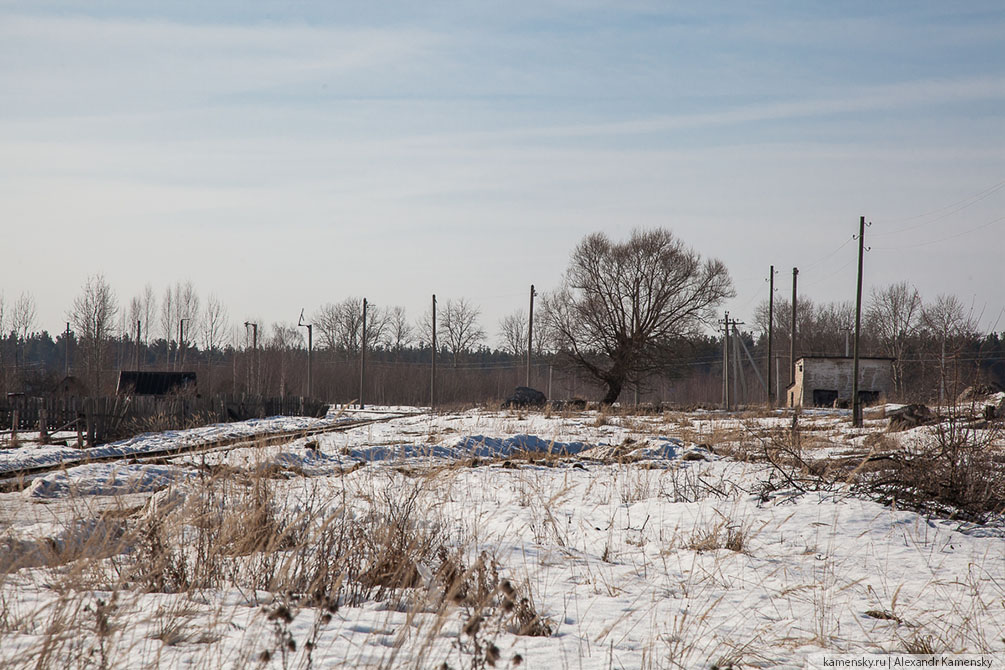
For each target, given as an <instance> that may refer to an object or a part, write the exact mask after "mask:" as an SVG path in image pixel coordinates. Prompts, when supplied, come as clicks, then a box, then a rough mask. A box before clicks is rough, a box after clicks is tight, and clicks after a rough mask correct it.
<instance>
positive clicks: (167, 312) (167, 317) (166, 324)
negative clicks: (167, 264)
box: [160, 286, 178, 366]
mask: <svg viewBox="0 0 1005 670" xmlns="http://www.w3.org/2000/svg"><path fill="white" fill-rule="evenodd" d="M177 323H178V306H177V303H176V302H175V297H174V292H173V291H172V290H171V287H170V286H168V287H167V289H166V290H165V291H164V297H163V298H162V299H161V314H160V326H161V335H162V336H163V337H164V356H165V360H164V364H165V365H167V366H170V365H171V342H172V341H173V339H172V338H173V337H174V333H175V325H176V324H177Z"/></svg>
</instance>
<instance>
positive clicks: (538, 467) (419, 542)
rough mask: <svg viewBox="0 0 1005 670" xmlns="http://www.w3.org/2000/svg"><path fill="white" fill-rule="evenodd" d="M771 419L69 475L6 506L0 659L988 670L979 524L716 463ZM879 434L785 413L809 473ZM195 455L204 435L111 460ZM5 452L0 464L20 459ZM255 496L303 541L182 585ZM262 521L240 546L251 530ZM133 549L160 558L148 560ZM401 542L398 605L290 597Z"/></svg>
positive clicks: (408, 421)
mask: <svg viewBox="0 0 1005 670" xmlns="http://www.w3.org/2000/svg"><path fill="white" fill-rule="evenodd" d="M378 413H379V411H378ZM387 413H388V414H390V413H391V410H388V412H387ZM343 416H351V415H349V414H346V415H343ZM790 421H791V419H790V417H789V416H787V415H785V414H783V413H778V414H776V415H772V416H766V417H765V416H743V415H725V414H722V413H715V412H701V413H690V414H666V415H659V416H628V415H626V416H605V415H598V414H597V413H596V412H581V413H560V414H552V415H545V414H542V413H535V412H518V411H501V412H499V411H486V410H471V411H467V412H458V413H451V414H438V415H435V416H431V415H428V414H416V415H412V416H407V417H402V418H396V419H393V420H389V421H386V422H384V423H375V424H371V425H368V426H363V427H360V428H356V429H352V430H349V431H346V432H340V433H329V434H322V435H318V436H315V437H309V438H304V439H299V440H296V441H293V442H291V443H289V444H286V445H282V446H277V447H261V448H254V449H251V448H248V449H238V450H231V451H226V452H219V453H210V454H204V455H193V456H188V457H185V456H183V457H178V458H176V459H173V460H171V461H170V462H169V463H160V464H156V465H154V464H150V465H143V464H131V465H129V464H123V465H110V464H89V465H80V466H76V467H68V468H67V469H66V470H65V471H61V472H53V473H50V474H47V475H45V476H43V477H40V478H39V479H37V480H36V481H35V482H33V484H32V485H31V486H30V487H28V488H27V489H25V490H24V491H23V492H20V493H9V494H2V495H0V533H2V537H3V540H2V543H0V575H3V577H4V582H3V588H2V590H0V665H4V667H81V668H83V667H122V668H134V667H179V668H180V667H201V668H217V667H233V668H241V667H256V665H257V666H258V667H277V668H279V667H319V668H325V667H361V668H398V667H402V668H412V667H415V668H440V667H449V668H455V669H459V668H469V667H476V668H477V667H485V666H486V665H495V666H496V667H516V666H517V665H520V666H521V667H528V668H541V667H545V668H556V669H557V668H674V667H685V668H709V667H720V668H723V667H730V666H732V667H791V668H802V667H804V666H805V664H806V663H807V661H809V660H815V661H819V659H820V656H819V655H820V654H824V653H828V654H837V653H851V654H864V653H869V654H888V653H899V654H903V653H909V652H914V653H920V652H931V653H952V654H981V655H984V658H988V659H992V660H993V661H994V662H995V663H999V664H1001V663H1005V632H1003V631H1005V525H1003V524H1002V522H1001V519H997V520H993V522H992V523H990V524H986V525H982V526H974V525H966V524H962V523H959V522H952V521H945V520H939V519H927V518H924V517H922V516H919V515H918V514H916V513H914V512H910V511H903V510H899V509H896V508H895V507H890V506H882V505H879V504H877V503H875V502H871V501H868V500H864V499H861V498H857V497H855V496H853V495H851V493H850V492H849V490H848V489H846V488H842V487H836V488H835V487H830V488H828V489H826V490H820V491H808V492H807V491H803V490H801V489H799V488H796V487H791V486H788V487H787V486H786V485H785V482H784V481H782V482H780V483H779V481H778V472H777V470H776V469H775V468H773V467H772V466H771V465H770V464H768V463H765V462H764V461H763V460H759V459H750V460H743V459H741V458H739V457H738V454H739V452H740V451H741V450H742V447H743V446H744V445H756V444H758V442H759V441H764V440H765V439H768V438H766V435H768V434H770V431H772V430H773V429H782V428H788V427H789V426H790ZM256 425H260V424H249V425H247V426H241V425H231V426H229V427H228V429H229V430H234V431H243V430H248V431H252V432H253V431H254V430H256V429H257V428H256ZM883 425H884V422H883V421H882V419H881V414H878V413H874V414H871V415H867V427H866V428H865V429H861V430H853V429H851V428H850V425H849V417H848V416H847V414H846V413H842V412H812V413H805V414H804V415H803V416H802V417H801V418H800V426H801V429H802V430H803V431H804V435H806V436H807V440H806V443H807V445H808V446H807V448H812V449H814V450H815V452H816V454H817V457H837V456H840V455H842V454H846V453H853V452H860V451H862V450H863V449H868V443H869V442H870V440H871V439H873V438H874V437H875V436H876V435H878V434H879V432H880V431H881V430H882V428H883ZM200 430H204V431H212V430H223V428H221V427H210V428H207V429H200ZM925 430H927V429H917V430H916V431H910V432H908V433H905V434H899V435H898V436H884V439H885V440H887V443H886V444H887V445H889V444H896V443H897V441H898V440H900V441H903V440H908V441H910V440H922V439H924V434H923V431H925ZM193 436H195V437H198V438H200V439H204V437H203V434H202V433H200V432H199V431H189V432H182V433H171V434H167V433H165V434H158V435H145V436H139V437H137V438H136V439H135V440H134V441H132V442H130V444H129V446H130V448H131V449H134V450H137V451H142V450H143V449H144V445H157V446H156V448H158V449H160V448H163V447H164V445H165V444H170V443H172V441H174V440H184V439H195V437H193ZM810 436H811V437H812V440H810V439H809V437H810ZM871 436H872V437H871ZM149 448H154V447H153V446H150V447H149ZM23 449H24V450H23V451H21V452H18V453H16V454H15V453H11V454H7V455H5V459H6V460H5V461H4V463H5V464H7V465H8V467H12V468H13V467H17V465H18V464H19V463H25V462H32V461H30V460H29V459H31V458H32V455H31V452H30V448H23ZM725 454H729V456H726V455H725ZM263 491H265V492H267V496H268V498H267V501H268V506H269V509H270V510H271V512H270V513H271V514H272V515H273V516H270V517H269V519H286V520H293V522H292V523H291V524H289V527H293V526H296V527H297V528H298V529H300V530H298V532H300V533H301V535H302V536H303V537H306V538H308V541H306V542H304V543H303V544H296V543H295V542H293V541H291V542H290V543H287V544H279V545H276V546H271V545H270V546H269V547H268V548H267V549H265V550H263V548H262V545H261V544H255V543H254V542H252V543H251V544H246V543H245V544H242V543H241V542H239V541H238V540H241V539H247V538H237V539H235V538H234V537H230V538H229V539H228V540H227V542H228V543H229V544H227V546H228V547H230V553H227V554H226V558H225V559H220V563H219V565H220V570H219V571H218V573H216V572H214V573H213V574H214V576H213V578H212V580H210V581H204V582H203V583H195V582H197V581H198V580H195V579H193V574H195V573H196V572H198V571H199V569H200V567H201V566H200V565H198V561H197V560H196V557H199V556H203V555H207V554H205V553H204V551H205V550H204V549H203V548H202V547H200V544H199V543H200V542H201V541H202V540H201V539H200V538H205V537H209V535H208V534H207V532H208V531H207V530H206V528H207V527H208V526H211V525H212V524H214V523H216V524H221V525H222V526H226V525H227V524H229V523H235V519H236V520H237V521H240V518H241V514H240V513H237V514H235V513H234V510H238V511H239V510H240V509H243V508H241V505H244V504H246V503H247V502H248V501H250V500H257V498H256V497H255V496H261V495H263V494H262V492H263ZM248 509H249V510H252V512H249V513H248V514H253V513H257V512H255V510H259V508H253V507H249V508H248ZM192 510H203V511H202V512H200V514H198V515H197V514H195V513H194V512H193V511H192ZM205 510H210V511H211V514H210V515H209V516H207V515H206V513H205ZM228 514H230V516H228ZM246 516H247V515H246ZM269 519H263V520H261V521H260V522H259V521H255V522H253V523H249V524H248V525H247V526H241V528H242V529H243V532H244V533H245V534H246V535H247V534H248V533H249V532H250V533H251V535H254V532H253V531H254V529H255V525H254V524H255V523H258V524H259V525H260V526H261V527H262V528H264V529H266V531H269V529H272V528H274V526H272V525H269V524H270V523H273V522H271V521H269ZM173 520H178V524H177V526H171V523H172V521H173ZM245 521H247V519H245ZM169 526H170V527H171V528H173V529H174V530H164V529H166V528H168V527H169ZM162 527H163V528H162ZM276 527H278V526H276ZM136 528H143V529H146V530H144V531H143V533H137V532H136V531H135V529H136ZM333 528H337V529H338V533H334V531H333V530H332V529H333ZM150 529H158V530H157V532H158V533H161V534H160V535H157V538H158V539H157V542H161V543H163V542H165V541H167V540H171V539H172V538H173V539H174V541H176V542H177V544H176V545H171V546H173V549H171V550H165V549H164V547H163V546H160V545H158V544H157V542H154V541H153V540H151V539H150V537H151V533H152V531H151V530H150ZM249 529H250V530H249ZM388 529H391V530H388ZM399 531H400V533H399V534H400V535H401V538H405V540H407V542H406V543H405V545H402V546H407V549H405V550H403V551H404V553H406V554H408V552H413V551H414V556H415V557H417V558H415V560H414V561H411V562H408V561H406V562H408V569H409V570H410V572H409V575H410V577H409V579H407V580H405V581H404V582H403V583H401V584H398V586H397V587H394V586H392V585H390V584H389V583H388V581H389V579H390V578H387V577H381V576H380V575H378V570H377V568H378V567H379V564H380V561H381V557H380V553H379V551H378V552H377V553H373V552H371V553H369V554H365V552H364V554H360V555H365V556H367V557H368V558H367V559H366V560H365V561H364V563H365V564H361V565H356V566H355V567H353V566H351V565H349V564H348V563H346V564H345V565H343V564H342V563H340V562H339V560H336V559H335V558H332V559H331V566H328V567H330V568H331V570H332V571H334V572H331V571H327V572H326V571H324V570H322V572H325V574H326V575H329V577H328V578H330V581H325V582H324V583H325V584H326V585H328V587H331V589H334V590H331V589H330V590H329V591H326V593H327V594H328V595H331V593H336V592H337V593H339V594H340V595H339V599H338V601H337V602H333V601H331V600H324V599H323V598H322V599H320V600H319V597H320V596H318V595H317V594H313V595H312V593H308V589H304V591H303V592H296V589H293V588H290V586H289V585H290V584H293V583H295V580H292V579H291V578H289V575H291V574H293V573H297V574H299V572H298V571H300V570H301V568H302V566H303V564H310V565H312V566H313V567H312V570H315V571H317V570H318V569H319V565H315V563H316V562H317V561H318V559H319V557H320V558H321V559H322V563H323V562H324V561H323V559H324V557H325V556H333V557H334V556H336V555H337V556H344V555H350V554H351V552H349V554H345V553H344V552H343V553H339V552H340V551H343V550H342V549H337V548H336V545H337V546H338V547H343V545H341V544H337V542H342V541H343V539H344V538H346V537H351V538H352V542H355V543H358V545H359V546H361V547H366V546H371V545H372V546H374V547H384V548H385V549H384V550H385V551H387V552H390V551H391V550H392V549H394V548H396V547H397V548H401V547H399V545H396V544H395V543H394V542H395V541H403V540H402V539H401V538H399V539H398V540H394V541H392V540H393V538H391V539H387V537H385V535H386V534H387V533H391V534H392V535H393V534H394V532H399ZM270 532H271V531H270ZM144 533H145V534H144ZM224 534H225V533H223V534H221V535H220V536H221V537H222V535H224ZM298 537H299V536H298ZM388 537H390V536H388ZM395 537H397V535H395ZM119 538H125V539H126V542H125V543H124V544H123V543H117V542H115V541H114V540H117V539H119ZM333 538H335V539H333ZM336 540H337V542H336ZM385 540H386V541H385ZM329 541H330V542H332V543H333V544H332V545H331V548H328V546H327V545H325V544H324V543H325V542H329ZM346 542H348V540H346ZM382 543H383V544H382ZM108 547H112V548H113V549H107V548H108ZM234 547H239V549H234ZM242 547H243V548H242ZM319 547H320V548H319ZM423 547H425V549H428V551H425V553H423V551H421V549H422V548H423ZM169 549H170V548H169ZM155 550H156V551H155ZM172 552H173V553H172ZM318 552H321V553H318ZM325 552H330V553H325ZM154 555H157V556H162V557H163V556H165V555H167V556H170V560H169V561H167V564H168V565H170V566H172V569H171V570H167V569H164V568H163V567H158V571H157V576H158V580H154V581H151V580H150V579H149V578H148V576H149V573H150V570H149V569H148V570H146V571H144V570H143V569H142V568H143V565H142V564H143V562H144V561H146V560H148V558H147V557H148V556H154ZM351 555H354V556H355V555H356V554H351ZM409 555H412V554H409ZM214 565H215V564H214ZM451 565H453V566H455V567H458V570H460V572H461V573H463V574H464V575H466V577H465V580H466V581H464V584H465V585H466V586H465V588H466V589H468V590H470V591H472V592H474V591H478V589H476V588H475V584H476V583H477V584H487V585H488V586H487V587H485V589H482V590H483V591H484V593H482V596H483V597H481V598H480V599H477V598H475V597H474V596H472V595H470V594H468V595H466V596H464V597H461V596H460V595H458V594H457V593H454V592H453V591H450V588H449V587H448V586H447V582H446V581H445V579H444V577H443V575H444V574H445V570H446V568H445V566H448V567H449V566H451ZM320 567H326V566H320ZM340 571H341V572H340ZM329 573H331V574H334V575H335V576H334V577H331V574H329ZM312 574H320V573H317V572H315V573H312ZM137 575H143V578H142V579H141V578H140V577H138V576H137ZM375 575H377V576H375ZM353 579H355V580H357V581H356V582H353V583H352V584H350V582H352V580H353ZM367 580H369V581H367ZM391 581H393V580H391ZM364 582H365V583H366V586H359V584H360V583H364ZM317 583H319V582H311V584H317ZM455 583H456V582H455ZM332 584H334V586H333V587H332ZM479 588H481V587H479ZM486 589H487V590H486ZM445 591H449V592H445ZM326 597H327V596H326ZM444 664H445V665H444ZM994 667H1005V666H1003V665H997V666H994Z"/></svg>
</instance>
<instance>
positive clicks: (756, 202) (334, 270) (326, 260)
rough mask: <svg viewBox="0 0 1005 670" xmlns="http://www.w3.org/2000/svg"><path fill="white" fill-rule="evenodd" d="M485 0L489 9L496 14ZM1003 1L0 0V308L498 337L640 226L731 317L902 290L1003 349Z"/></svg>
mask: <svg viewBox="0 0 1005 670" xmlns="http://www.w3.org/2000/svg"><path fill="white" fill-rule="evenodd" d="M504 4H505V6H503V5H504ZM1002 35H1005V5H1002V3H1001V2H1000V0H998V1H991V2H982V1H979V0H978V1H975V2H967V3H945V2H928V1H920V2H919V1H912V2H884V3H875V2H842V3H825V2H811V3H807V2H745V3H733V2H702V3H687V4H685V3H668V2H645V1H639V2H632V1H627V2H625V1H621V2H602V1H599V0H597V1H591V0H581V1H577V2H571V1H568V0H543V1H536V2H533V3H531V2H521V3H480V2H437V1H430V2H421V3H415V2H379V3H377V2H339V1H332V2H320V1H317V2H314V1H306V0H305V1H301V2H295V1H294V2H291V1H289V0H286V1H284V2H249V1H247V0H241V1H236V0H223V1H219V2H212V3H206V2H202V1H199V2H188V1H185V0H180V1H176V2H153V1H151V2H142V3H136V2H126V1H124V0H122V1H119V0H103V1H102V0H95V1H93V2H86V3H85V2H65V1H58V0H34V1H33V2H9V1H6V0H0V222H2V223H0V225H2V229H3V242H2V248H3V251H2V253H0V291H2V292H3V295H4V297H5V299H6V301H7V303H8V305H9V304H10V303H11V302H13V301H14V300H15V299H16V298H17V296H18V295H20V294H21V293H22V292H30V293H31V294H32V295H33V296H34V298H35V301H36V304H37V316H38V322H37V328H38V329H46V330H49V331H50V332H58V331H61V330H62V329H63V328H64V324H65V321H66V318H67V317H66V313H67V311H68V310H69V308H70V305H71V303H72V301H73V299H74V297H75V296H76V295H77V294H78V293H79V292H80V289H81V286H82V285H83V284H84V282H85V281H86V279H87V278H88V277H89V276H91V275H95V274H97V273H101V274H103V275H104V277H105V279H106V280H107V281H108V282H109V284H111V286H112V287H113V288H114V289H115V291H116V294H117V295H118V298H119V302H120V304H122V305H127V304H128V302H129V300H130V298H132V297H133V296H135V295H137V294H139V293H140V292H141V291H142V289H143V287H144V285H146V284H148V283H149V284H152V285H153V287H154V289H155V291H156V292H157V293H158V295H159V294H160V293H162V292H163V291H164V289H165V288H166V287H168V286H170V285H173V284H175V283H176V282H179V281H181V282H184V281H191V282H192V283H193V284H194V285H195V287H196V289H197V290H198V291H199V293H200V295H201V296H202V298H203V302H204V303H205V300H206V297H208V296H209V295H210V294H214V295H216V296H217V297H218V298H219V299H220V300H221V301H223V302H224V303H225V304H226V305H227V307H228V311H229V315H230V318H231V320H232V321H233V322H234V323H235V324H240V323H241V322H243V321H245V320H253V321H258V322H261V323H271V322H279V321H284V322H294V323H295V322H296V321H297V319H298V316H299V314H300V311H301V309H305V310H306V313H307V315H310V314H311V313H312V312H314V311H315V310H316V309H317V308H318V307H320V306H321V305H323V304H324V303H328V302H337V301H340V300H342V299H344V298H346V297H349V296H361V297H362V296H365V297H367V298H368V300H369V302H370V303H371V304H376V305H382V306H392V305H401V306H404V307H405V308H406V309H407V310H408V313H409V314H410V315H411V316H412V317H414V318H415V319H418V318H419V317H420V316H421V314H422V312H423V311H424V310H426V309H427V307H428V304H429V302H430V296H431V295H432V294H434V293H435V294H436V295H437V297H438V299H439V300H440V303H441V304H442V303H443V302H444V301H445V300H447V299H450V298H455V299H456V298H461V297H463V298H466V299H468V300H469V301H471V302H472V303H474V304H476V305H478V306H480V308H481V310H482V326H483V328H484V329H485V330H486V331H487V333H488V334H489V336H490V341H491V342H493V343H494V342H495V336H496V334H497V332H498V330H499V328H498V322H499V320H500V319H501V318H502V317H503V316H505V315H507V314H510V313H512V312H514V311H517V310H521V309H522V310H526V309H527V301H528V291H529V285H530V284H534V285H536V287H537V289H538V290H539V291H540V292H545V291H548V290H550V289H553V288H555V287H557V286H558V284H559V282H560V281H561V277H562V273H563V272H564V270H565V268H566V266H567V264H568V260H569V255H570V253H571V251H572V250H573V248H574V247H575V245H576V244H577V243H578V242H579V241H580V240H581V239H582V238H583V237H584V236H585V235H587V234H589V233H592V232H596V231H603V232H606V233H607V234H608V235H610V236H611V237H612V238H613V239H623V238H626V237H627V236H628V235H629V234H630V232H631V231H632V230H633V229H635V228H652V227H666V228H669V229H670V230H672V231H673V232H674V233H675V234H676V235H677V236H678V237H679V238H680V239H681V240H683V241H684V242H685V243H687V244H688V245H690V246H691V247H693V248H694V249H695V250H696V251H698V252H699V253H700V254H702V255H703V256H706V257H715V258H719V259H721V260H722V261H723V262H724V263H725V264H726V266H727V267H728V268H729V270H730V273H731V275H732V277H733V280H734V282H735V288H736V292H737V296H736V298H735V299H733V300H731V301H730V302H729V303H728V304H726V305H724V306H723V309H729V310H730V311H731V316H732V317H734V318H739V319H741V320H745V321H746V322H747V323H748V324H752V323H753V312H754V309H755V307H756V306H757V304H758V303H760V302H761V301H763V300H765V299H766V298H767V296H768V285H767V281H766V278H767V276H768V269H769V267H770V266H771V265H774V266H775V268H776V270H777V273H778V274H777V278H776V288H777V289H778V294H779V295H780V296H781V297H786V296H787V295H788V293H789V291H790V290H791V272H792V268H793V267H799V269H800V274H799V292H800V294H805V295H806V296H807V297H809V298H812V299H813V300H814V301H816V302H829V301H843V300H854V297H855V271H856V260H857V244H856V242H855V241H854V240H852V236H853V235H854V234H855V233H857V232H858V222H859V217H860V216H865V217H866V218H867V220H868V221H870V222H871V224H872V225H871V226H870V227H869V228H867V231H866V244H867V245H868V246H869V247H870V248H871V249H870V251H869V252H868V253H867V254H866V258H865V291H866V296H867V297H868V294H869V291H870V290H871V289H873V288H882V287H884V286H887V285H889V284H891V283H894V282H898V281H907V282H909V283H911V284H913V285H914V286H916V287H917V289H918V290H919V292H920V293H921V295H922V297H923V298H924V299H925V300H934V298H935V297H936V296H937V295H939V294H945V293H952V294H955V295H957V296H958V297H959V298H960V299H961V300H962V301H963V302H964V303H965V304H967V305H972V306H973V307H974V309H975V311H976V312H977V314H979V315H980V316H981V319H982V325H983V326H984V327H985V328H988V329H991V328H995V329H997V330H999V331H1001V330H1005V315H1003V312H1002V310H1003V308H1005V272H1003V270H1002V256H1003V251H1005V40H1002Z"/></svg>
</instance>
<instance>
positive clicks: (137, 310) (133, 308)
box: [127, 295, 143, 333]
mask: <svg viewBox="0 0 1005 670" xmlns="http://www.w3.org/2000/svg"><path fill="white" fill-rule="evenodd" d="M127 318H128V319H129V328H130V329H135V328H136V322H137V321H139V322H140V323H141V324H142V322H143V298H142V297H141V296H138V295H135V296H133V297H132V298H130V299H129V312H128V316H127ZM132 332H133V333H135V332H136V331H135V330H132Z"/></svg>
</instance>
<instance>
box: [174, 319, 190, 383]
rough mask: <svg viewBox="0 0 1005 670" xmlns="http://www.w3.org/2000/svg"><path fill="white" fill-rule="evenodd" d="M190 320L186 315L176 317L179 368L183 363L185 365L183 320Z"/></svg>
mask: <svg viewBox="0 0 1005 670" xmlns="http://www.w3.org/2000/svg"><path fill="white" fill-rule="evenodd" d="M191 320H192V319H190V318H188V317H187V316H186V317H183V318H181V319H178V359H177V363H178V368H179V370H180V369H182V368H183V367H184V365H185V330H184V326H185V322H186V321H191Z"/></svg>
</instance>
